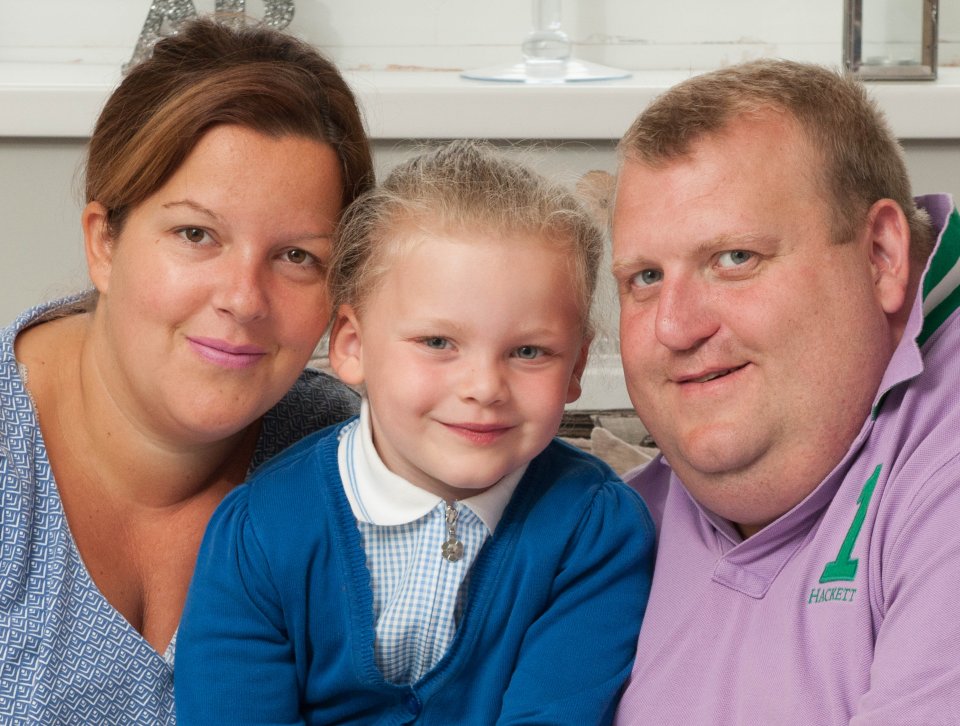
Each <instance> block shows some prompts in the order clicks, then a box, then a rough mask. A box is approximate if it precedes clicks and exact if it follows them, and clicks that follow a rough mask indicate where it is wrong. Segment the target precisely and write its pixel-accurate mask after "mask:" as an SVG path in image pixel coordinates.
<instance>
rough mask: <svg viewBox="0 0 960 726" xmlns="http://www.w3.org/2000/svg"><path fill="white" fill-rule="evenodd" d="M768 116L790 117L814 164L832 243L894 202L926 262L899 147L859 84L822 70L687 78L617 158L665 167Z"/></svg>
mask: <svg viewBox="0 0 960 726" xmlns="http://www.w3.org/2000/svg"><path fill="white" fill-rule="evenodd" d="M771 110H773V111H778V112H786V113H788V114H790V115H791V116H792V117H793V118H794V119H796V121H797V122H798V124H799V127H800V129H801V131H802V133H803V134H804V135H805V136H806V138H807V141H808V142H809V146H810V149H811V150H812V151H813V152H814V153H816V154H817V155H818V156H819V159H817V157H814V159H815V160H816V161H818V162H819V164H818V166H819V167H820V175H821V178H820V183H821V184H822V185H823V193H824V197H825V198H826V199H827V201H828V203H829V204H830V206H831V210H832V218H833V219H832V226H833V235H834V238H835V240H836V241H837V242H846V241H849V240H851V239H853V237H854V236H855V234H856V232H857V230H858V229H859V227H860V225H861V224H862V223H863V222H864V220H865V218H866V214H867V211H868V210H869V209H870V207H871V206H872V205H873V203H874V202H876V201H877V200H879V199H892V200H894V201H895V202H897V204H899V205H900V207H901V208H902V209H903V212H904V214H906V217H907V220H908V222H909V225H910V238H911V256H912V257H913V259H914V260H915V261H919V262H922V261H925V260H926V258H927V257H928V256H929V254H930V250H931V248H932V246H933V240H932V235H931V231H930V220H929V217H928V216H927V214H926V213H925V212H924V211H923V210H920V209H918V208H917V206H916V204H915V203H914V201H913V194H912V191H911V189H910V180H909V177H908V175H907V169H906V164H905V162H904V157H903V149H902V148H901V146H900V144H899V142H898V141H897V139H896V137H895V136H894V135H893V133H892V132H891V130H890V128H889V126H888V125H887V123H886V120H885V119H884V116H883V113H882V112H881V111H880V110H879V109H878V108H877V106H876V105H875V104H874V103H873V101H871V100H870V99H869V98H868V96H867V94H866V91H865V90H864V87H863V84H862V83H860V82H858V81H856V80H855V79H853V78H850V77H845V76H843V75H840V74H838V73H836V72H833V71H831V70H829V69H827V68H823V67H821V66H816V65H812V64H807V63H796V62H793V61H784V60H771V59H765V60H757V61H752V62H749V63H743V64H740V65H735V66H731V67H729V68H723V69H720V70H717V71H713V72H710V73H705V74H703V75H699V76H695V77H693V78H690V79H689V80H687V81H684V82H682V83H680V84H678V85H676V86H674V87H673V88H671V89H670V90H668V91H666V92H665V93H664V94H663V95H661V96H659V97H658V98H657V99H656V100H654V102H653V103H652V104H651V105H650V106H649V107H648V108H647V109H646V110H645V111H644V112H643V113H642V114H640V116H639V117H638V118H637V120H636V121H634V123H633V125H632V126H631V127H630V129H629V130H628V131H627V133H626V134H625V135H624V137H623V139H621V141H620V145H619V151H620V155H621V159H623V160H634V161H638V162H640V163H643V164H646V165H648V166H652V167H658V166H663V165H665V164H667V163H669V162H670V161H671V160H674V159H677V158H679V157H682V156H684V155H686V154H688V153H690V151H691V149H692V147H693V145H694V144H695V143H696V142H697V141H699V140H700V139H702V138H703V137H704V136H708V135H710V134H716V133H719V132H721V131H722V130H723V129H724V128H725V127H726V126H727V125H728V124H729V123H730V122H732V121H733V120H734V119H736V118H738V117H741V116H749V115H760V114H763V113H765V112H769V111H771Z"/></svg>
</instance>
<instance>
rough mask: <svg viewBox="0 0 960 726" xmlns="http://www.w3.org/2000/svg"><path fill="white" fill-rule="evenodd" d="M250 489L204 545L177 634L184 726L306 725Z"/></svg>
mask: <svg viewBox="0 0 960 726" xmlns="http://www.w3.org/2000/svg"><path fill="white" fill-rule="evenodd" d="M249 490H250V487H249V485H244V486H240V487H238V488H237V489H235V490H234V491H233V492H231V493H230V494H229V495H228V496H227V497H226V498H225V499H224V501H223V502H222V503H221V505H220V507H219V508H218V509H217V510H216V512H215V513H214V515H213V517H212V519H211V520H210V524H209V526H208V528H207V532H206V534H205V536H204V539H203V543H202V544H201V546H200V553H199V557H198V561H197V568H196V571H195V573H194V577H193V581H192V583H191V585H190V591H189V594H188V596H187V603H186V606H185V608H184V613H183V619H182V621H181V624H180V630H179V633H178V636H177V655H176V665H175V668H174V683H175V695H176V708H177V722H178V723H179V724H180V726H192V725H194V724H198V725H199V724H202V725H203V726H216V725H218V724H223V725H224V726H227V725H229V726H239V725H241V724H277V725H279V724H302V723H303V721H302V719H301V715H300V709H299V696H298V693H299V690H298V683H297V670H296V661H295V657H294V652H293V647H292V644H291V642H290V640H289V638H288V637H287V632H286V628H285V626H284V620H283V612H282V608H281V603H280V597H279V594H278V593H277V591H276V588H275V587H274V584H273V582H272V578H271V576H270V569H269V564H268V562H267V559H266V557H265V555H264V552H263V549H262V547H261V543H260V541H259V539H258V537H257V534H256V532H255V528H254V525H253V523H252V522H251V519H250V516H249V510H248V503H249Z"/></svg>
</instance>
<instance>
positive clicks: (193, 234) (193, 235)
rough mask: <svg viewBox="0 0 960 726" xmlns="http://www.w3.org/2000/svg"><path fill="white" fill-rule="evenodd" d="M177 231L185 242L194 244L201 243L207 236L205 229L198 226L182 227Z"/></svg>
mask: <svg viewBox="0 0 960 726" xmlns="http://www.w3.org/2000/svg"><path fill="white" fill-rule="evenodd" d="M177 231H178V233H179V234H180V236H181V237H183V238H184V239H185V240H186V241H187V242H192V243H193V244H195V245H198V244H202V243H203V242H204V241H205V240H206V238H207V231H206V230H205V229H202V228H200V227H184V228H183V229H180V230H177Z"/></svg>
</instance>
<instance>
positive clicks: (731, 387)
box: [613, 61, 960, 725]
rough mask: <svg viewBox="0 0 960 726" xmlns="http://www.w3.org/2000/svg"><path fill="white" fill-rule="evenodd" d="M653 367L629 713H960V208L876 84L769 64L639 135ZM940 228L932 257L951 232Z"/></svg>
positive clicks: (683, 91)
mask: <svg viewBox="0 0 960 726" xmlns="http://www.w3.org/2000/svg"><path fill="white" fill-rule="evenodd" d="M621 154H622V159H623V163H622V168H621V172H620V176H619V181H618V188H617V197H616V206H615V211H614V219H613V257H614V263H613V264H614V272H615V275H616V278H617V280H618V285H619V290H620V302H621V324H620V335H621V347H622V356H623V364H624V370H625V373H626V377H627V386H628V390H629V392H630V396H631V399H632V401H633V404H634V406H635V407H636V409H637V411H638V413H639V415H640V418H641V419H642V421H643V422H644V424H645V425H646V426H647V428H648V429H649V430H650V432H651V433H652V435H653V437H654V438H655V440H656V442H657V444H658V445H659V446H660V448H661V451H662V458H658V459H656V460H654V461H653V462H651V464H650V465H649V466H648V467H647V468H646V469H644V470H642V471H640V472H639V473H636V474H635V475H633V476H632V477H630V481H631V483H632V484H633V486H634V487H636V488H637V489H638V490H639V491H640V493H641V494H642V495H643V496H644V498H645V499H646V501H647V503H648V504H649V506H650V508H651V510H652V512H653V514H654V519H655V520H656V522H657V530H658V555H657V564H656V571H655V575H654V582H653V592H652V594H651V598H650V603H649V606H648V609H647V614H646V618H645V621H644V625H643V630H642V631H641V635H640V640H639V643H638V650H637V659H636V664H635V666H634V671H633V675H632V677H631V680H630V683H629V684H628V687H627V689H626V691H625V694H624V698H623V701H622V703H621V705H620V710H619V712H618V717H617V721H618V723H620V724H640V723H644V724H647V723H650V724H711V725H712V724H794V723H796V724H839V723H848V722H851V723H859V724H866V723H870V724H892V723H896V724H899V723H911V724H931V723H960V375H958V370H960V359H958V358H957V353H958V351H960V317H958V314H957V313H956V308H957V306H958V305H960V289H958V283H960V266H958V265H957V260H958V257H960V217H958V215H957V212H956V210H955V209H954V208H953V204H952V201H951V200H950V198H949V197H947V196H935V195H933V196H928V197H923V198H921V199H919V200H918V201H919V204H918V205H917V204H915V203H914V200H913V199H912V198H911V193H910V185H909V182H908V179H907V174H906V170H905V167H904V163H903V159H902V152H901V149H900V147H899V145H898V144H897V142H896V140H895V139H894V137H893V136H892V134H891V133H890V131H889V129H888V128H887V126H886V124H885V122H884V121H883V119H882V117H881V115H880V113H879V112H878V111H877V110H876V109H875V107H874V106H873V105H872V104H871V103H870V102H869V101H868V100H867V98H866V96H865V93H864V91H863V89H862V87H861V86H860V85H859V84H857V83H856V82H854V81H852V80H849V79H844V78H842V77H840V76H838V75H836V74H834V73H832V72H830V71H827V70H825V69H822V68H818V67H815V66H809V65H804V64H797V63H790V62H783V61H758V62H753V63H749V64H745V65H741V66H737V67H732V68H728V69H725V70H721V71H718V72H714V73H709V74H705V75H702V76H698V77H695V78H692V79H690V80H689V81H687V82H685V83H683V84H680V85H679V86H677V87H675V88H673V89H671V90H670V91H668V92H667V93H666V94H664V95H663V96H661V97H660V98H659V99H658V100H657V101H656V102H655V103H654V104H652V105H651V106H650V107H649V108H648V109H647V110H646V111H645V112H644V113H643V114H642V115H641V116H640V117H639V118H638V119H637V121H636V122H635V123H634V125H633V127H632V128H631V129H630V130H629V131H628V132H627V134H626V136H625V137H624V139H623V141H622V142H621ZM931 250H932V254H931Z"/></svg>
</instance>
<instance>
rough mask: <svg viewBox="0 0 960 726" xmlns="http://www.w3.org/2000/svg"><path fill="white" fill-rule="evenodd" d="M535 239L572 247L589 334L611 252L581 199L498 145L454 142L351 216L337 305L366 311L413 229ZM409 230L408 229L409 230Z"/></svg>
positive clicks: (370, 196) (341, 245)
mask: <svg viewBox="0 0 960 726" xmlns="http://www.w3.org/2000/svg"><path fill="white" fill-rule="evenodd" d="M411 228H420V229H426V230H430V231H431V232H433V233H436V232H438V231H441V232H482V233H488V234H495V235H529V236H532V237H536V238H537V239H541V240H544V241H547V242H549V243H551V244H556V245H557V247H558V248H561V249H563V248H565V251H567V252H568V253H569V256H570V260H571V263H572V265H571V276H572V277H573V278H574V280H575V284H574V288H573V290H572V291H571V292H572V294H574V295H577V296H578V300H577V302H578V304H579V306H580V310H581V319H582V320H583V323H584V331H585V333H587V334H589V333H591V332H592V328H591V325H590V306H591V301H592V299H593V293H594V289H595V288H596V282H597V270H598V267H599V264H600V258H601V255H602V250H603V232H602V231H601V229H600V228H599V227H598V226H597V225H596V224H595V223H594V222H593V220H592V218H591V217H590V216H589V214H588V213H587V212H586V210H585V209H584V208H583V207H582V206H581V204H580V203H579V201H578V200H577V199H576V197H575V196H574V195H573V194H572V193H570V192H569V191H567V190H566V189H564V188H563V187H561V186H559V185H556V184H554V183H552V182H550V181H548V180H547V179H546V178H545V177H543V176H541V175H540V174H537V173H536V172H534V171H532V170H530V169H529V168H527V167H526V166H524V165H523V164H520V163H518V162H516V161H514V160H512V159H509V158H507V157H506V156H505V155H503V154H501V153H498V152H497V151H495V150H494V148H493V147H492V146H491V145H490V144H486V143H479V142H474V141H454V142H452V143H450V144H446V145H444V146H441V147H438V148H436V149H433V150H431V151H428V152H426V153H423V154H420V155H419V156H416V157H414V158H412V159H410V160H409V161H406V162H404V163H402V164H400V165H399V166H398V167H397V168H395V169H394V170H393V171H392V172H391V173H390V175H389V176H388V177H387V179H386V181H385V182H383V184H382V185H381V186H378V187H376V188H375V189H373V190H371V191H369V192H367V193H366V194H364V195H363V196H361V197H359V198H358V199H357V200H356V201H355V202H354V203H353V204H352V205H351V206H350V207H349V208H348V209H347V211H346V212H345V213H344V216H343V219H342V221H341V224H340V226H339V229H338V231H337V235H336V239H335V242H334V250H333V258H332V260H331V268H330V276H329V285H330V295H331V297H332V299H333V304H334V307H335V308H336V307H339V306H340V305H344V304H347V305H350V306H351V307H353V308H354V309H355V310H356V311H357V312H358V314H360V313H362V311H363V307H364V303H365V302H366V301H367V299H368V298H369V295H370V293H371V292H372V291H373V290H374V289H375V287H376V285H377V283H378V282H379V278H380V277H381V276H382V275H383V274H384V273H385V272H386V271H387V270H388V269H389V267H390V264H391V262H392V261H393V259H394V258H393V257H392V256H391V254H390V253H392V252H395V251H396V250H397V245H398V244H399V242H400V240H401V239H405V238H406V234H405V232H406V231H407V230H409V229H411ZM401 230H402V231H403V232H402V233H401Z"/></svg>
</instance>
